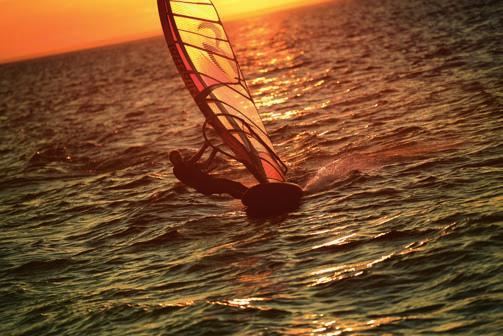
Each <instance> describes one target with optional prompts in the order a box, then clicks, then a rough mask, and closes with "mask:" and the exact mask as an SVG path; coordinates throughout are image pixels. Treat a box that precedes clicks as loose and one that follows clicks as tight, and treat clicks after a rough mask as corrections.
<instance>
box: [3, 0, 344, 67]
mask: <svg viewBox="0 0 503 336" xmlns="http://www.w3.org/2000/svg"><path fill="white" fill-rule="evenodd" d="M333 1H334V0H317V1H316V2H315V3H311V4H297V5H293V6H291V7H288V8H281V7H271V8H268V9H262V10H257V11H253V12H249V13H245V14H238V15H236V16H233V17H232V18H230V19H229V20H227V21H226V23H234V22H236V21H238V20H244V19H253V18H258V17H260V16H265V15H268V14H271V15H273V14H278V13H282V12H289V11H293V10H298V9H300V8H305V7H316V6H319V5H322V4H325V3H328V2H333ZM157 37H163V33H162V30H161V29H159V31H148V32H142V33H138V34H134V35H129V36H124V37H122V38H120V37H118V38H110V39H105V40H101V41H100V40H98V41H96V42H94V43H93V44H88V45H80V46H78V45H75V46H72V47H67V48H62V49H55V50H50V51H45V52H40V53H35V54H29V55H21V56H16V57H12V58H6V59H0V66H3V65H8V64H15V63H22V62H28V61H34V60H38V59H44V58H50V57H56V56H63V55H68V54H73V53H78V52H84V51H89V50H94V49H101V48H106V47H110V46H118V45H121V44H128V43H134V42H139V41H142V40H148V39H153V38H157Z"/></svg>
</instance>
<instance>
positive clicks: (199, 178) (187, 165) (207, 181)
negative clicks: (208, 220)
mask: <svg viewBox="0 0 503 336" xmlns="http://www.w3.org/2000/svg"><path fill="white" fill-rule="evenodd" d="M207 148H208V145H207V144H205V145H203V147H202V148H201V150H199V152H198V153H197V154H196V155H194V156H193V157H192V158H191V159H189V160H184V159H183V158H182V155H181V154H180V152H179V151H178V150H174V151H172V152H171V153H169V159H170V161H171V163H172V164H173V174H174V175H175V176H176V178H177V179H178V180H179V181H180V182H182V183H183V184H185V185H187V186H189V187H191V188H194V189H195V190H197V191H198V192H200V193H202V194H204V195H206V196H209V195H214V194H229V195H231V196H232V197H234V198H236V199H242V198H243V195H244V194H245V192H246V191H247V190H248V188H247V187H246V186H244V185H242V184H241V183H239V182H236V181H231V180H228V179H224V178H217V177H213V176H211V175H209V174H208V173H207V171H209V170H210V169H209V168H210V166H211V163H212V161H213V159H214V157H215V155H216V153H217V152H216V150H213V152H212V153H211V154H210V156H209V158H208V159H207V160H206V161H205V162H203V163H198V161H199V159H200V158H201V157H202V155H203V154H204V152H205V151H206V149H207Z"/></svg>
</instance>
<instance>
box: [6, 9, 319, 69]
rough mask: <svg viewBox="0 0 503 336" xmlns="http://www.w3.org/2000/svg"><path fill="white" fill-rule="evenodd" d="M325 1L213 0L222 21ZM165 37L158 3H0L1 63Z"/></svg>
mask: <svg viewBox="0 0 503 336" xmlns="http://www.w3.org/2000/svg"><path fill="white" fill-rule="evenodd" d="M322 1H323V0H214V3H215V6H217V8H218V10H219V12H220V14H221V16H222V19H223V20H229V19H233V18H234V19H235V18H239V17H241V16H246V15H247V14H250V13H252V12H256V11H270V10H272V9H277V8H288V7H292V6H298V5H307V4H314V3H317V2H322ZM158 34H161V27H160V23H159V18H158V14H157V1H156V0H0V62H6V61H10V60H16V59H22V58H29V57H34V56H41V55H47V54H53V53H58V52H64V51H70V50H75V49H81V48H89V47H94V46H99V45H104V44H109V43H115V42H121V41H127V40H131V39H135V38H141V37H147V36H152V35H158Z"/></svg>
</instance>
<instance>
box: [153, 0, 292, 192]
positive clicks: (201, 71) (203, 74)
mask: <svg viewBox="0 0 503 336" xmlns="http://www.w3.org/2000/svg"><path fill="white" fill-rule="evenodd" d="M158 7H159V14H160V18H161V23H162V26H163V30H164V35H165V38H166V42H167V44H168V47H169V50H170V52H171V55H172V56H173V60H174V62H175V65H176V66H177V68H178V71H179V73H180V75H181V77H182V79H183V80H184V82H185V85H186V86H187V89H188V90H189V91H190V93H191V95H192V96H193V98H194V100H195V102H196V104H197V105H198V107H199V108H200V110H201V112H202V113H203V114H204V116H205V117H206V122H207V123H208V124H209V125H210V126H211V127H212V128H213V129H214V130H215V132H216V133H217V134H218V135H219V136H220V139H221V141H222V142H223V143H224V144H225V145H226V146H227V147H228V148H229V149H230V150H231V151H232V154H230V153H228V152H224V153H225V154H227V155H229V156H232V157H234V158H235V159H236V160H238V161H240V162H241V163H243V164H244V165H245V167H246V168H247V169H248V171H249V172H250V173H251V174H252V175H253V176H254V177H255V178H256V179H257V181H258V182H260V183H266V182H284V181H285V174H286V166H285V165H284V164H283V163H282V162H281V160H280V158H279V157H278V155H277V154H276V152H275V151H274V149H273V145H272V142H271V139H270V138H269V135H268V133H267V131H266V129H265V127H264V124H263V122H262V120H261V118H260V116H259V113H258V110H257V107H256V105H255V102H254V101H253V98H252V97H251V94H250V90H249V88H248V85H247V84H246V81H245V79H244V76H243V74H242V72H241V69H240V67H239V64H238V61H237V59H236V55H235V53H234V50H233V48H232V45H231V43H230V41H229V38H228V36H227V34H226V32H225V29H224V27H223V24H222V22H221V20H220V17H219V15H218V12H217V10H216V8H215V6H214V5H213V3H212V1H211V0H192V1H191V0H171V1H169V0H158ZM205 125H206V124H205ZM205 127H206V126H205ZM205 129H206V128H205ZM204 137H205V138H206V140H207V141H208V139H207V136H206V134H205V135H204ZM210 145H211V144H210ZM212 146H213V145H212ZM214 148H216V149H218V150H221V149H220V147H214Z"/></svg>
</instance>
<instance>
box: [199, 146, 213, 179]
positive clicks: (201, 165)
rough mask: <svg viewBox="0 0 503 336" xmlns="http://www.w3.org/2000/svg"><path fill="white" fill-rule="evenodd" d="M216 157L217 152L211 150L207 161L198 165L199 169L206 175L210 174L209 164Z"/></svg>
mask: <svg viewBox="0 0 503 336" xmlns="http://www.w3.org/2000/svg"><path fill="white" fill-rule="evenodd" d="M216 155H217V150H216V149H214V148H213V150H212V152H211V154H210V156H209V157H208V159H207V160H206V161H204V162H203V163H201V164H199V168H201V170H203V171H205V172H207V173H208V172H210V171H211V170H212V169H210V167H211V164H212V163H213V160H214V159H215V156H216ZM213 168H214V167H213Z"/></svg>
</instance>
